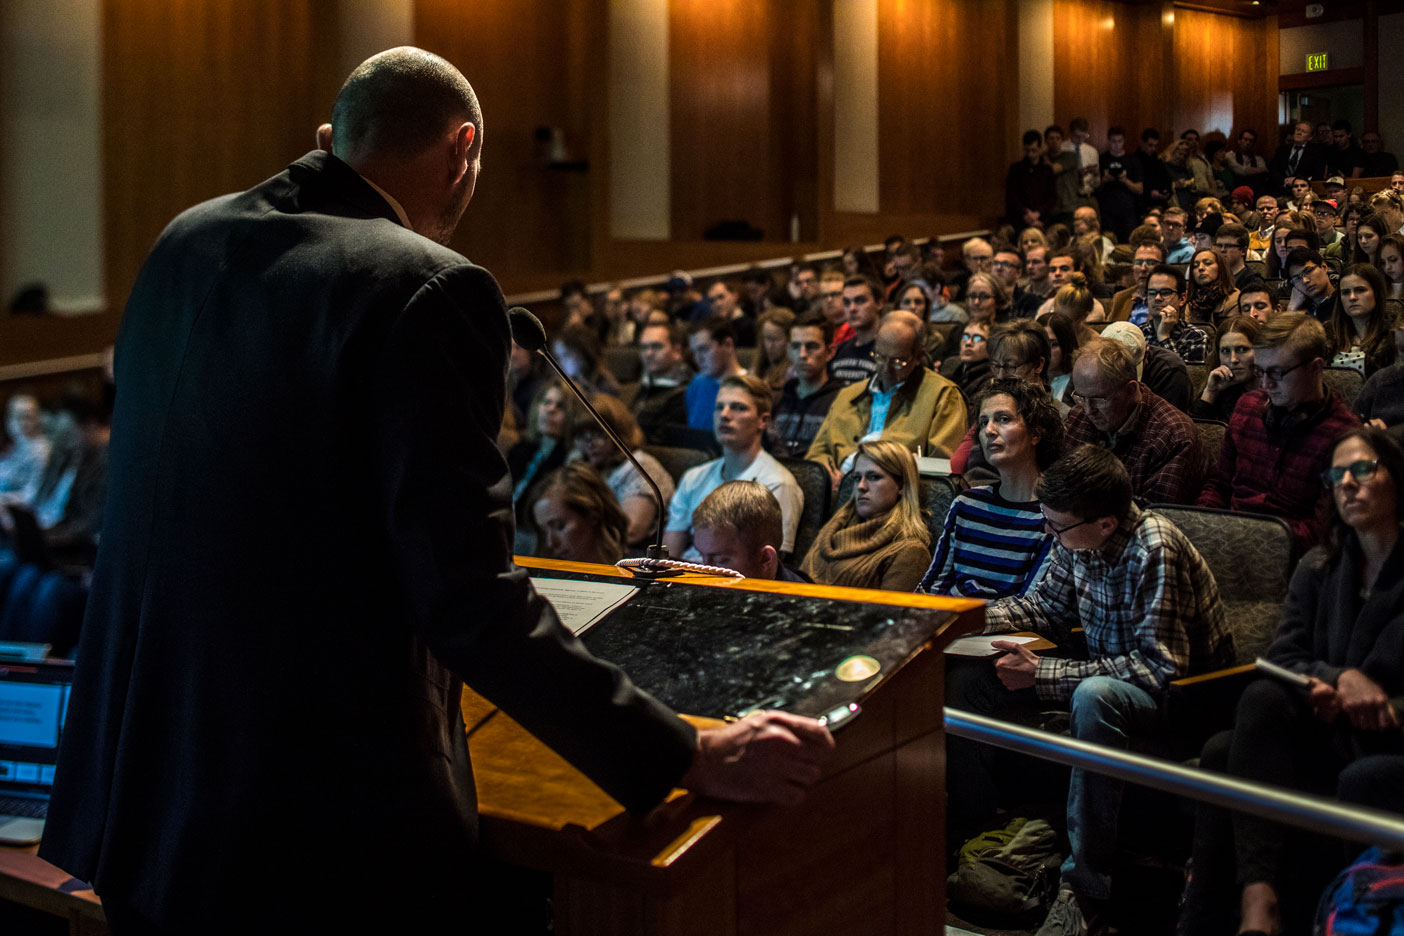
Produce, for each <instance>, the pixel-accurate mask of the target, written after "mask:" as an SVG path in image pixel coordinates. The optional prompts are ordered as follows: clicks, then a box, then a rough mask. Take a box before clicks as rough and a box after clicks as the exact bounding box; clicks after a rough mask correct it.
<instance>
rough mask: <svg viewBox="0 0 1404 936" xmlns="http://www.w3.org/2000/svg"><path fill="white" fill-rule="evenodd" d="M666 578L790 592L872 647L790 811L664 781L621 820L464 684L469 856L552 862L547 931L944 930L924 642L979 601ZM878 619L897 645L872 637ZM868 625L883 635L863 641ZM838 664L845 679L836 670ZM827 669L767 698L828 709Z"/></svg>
mask: <svg viewBox="0 0 1404 936" xmlns="http://www.w3.org/2000/svg"><path fill="white" fill-rule="evenodd" d="M517 561H518V562H519V563H520V564H521V565H523V566H526V567H528V568H530V569H531V570H532V574H533V576H544V577H556V576H560V575H563V574H564V575H568V576H569V575H581V574H583V575H586V576H588V577H591V578H594V577H604V576H626V573H622V572H620V571H619V570H616V569H614V568H612V567H608V566H593V565H584V564H579V563H563V562H547V561H543V560H538V559H531V558H526V557H519V558H518V560H517ZM671 581H672V582H677V583H680V584H677V585H671V586H668V587H669V588H682V589H708V590H711V591H707V592H690V593H687V594H686V595H685V596H684V597H686V598H688V599H690V600H692V601H693V602H694V603H698V602H700V603H701V604H702V605H705V606H711V607H715V608H716V609H717V613H718V614H725V609H726V607H727V604H728V602H731V603H734V602H736V601H738V600H742V599H743V598H744V600H745V601H746V602H748V603H749V604H750V605H751V606H752V607H754V606H755V604H756V603H758V602H759V603H762V604H763V603H766V602H770V601H775V602H781V601H785V600H794V599H806V600H807V602H808V603H807V604H806V607H809V608H812V609H813V608H817V609H819V610H821V611H822V614H821V615H820V619H817V620H813V621H810V622H809V623H808V624H801V623H800V622H796V627H797V628H798V627H801V626H805V627H810V628H819V629H829V630H832V631H834V632H837V633H838V634H840V635H842V634H844V632H845V631H847V632H849V633H851V634H852V636H853V639H854V640H855V641H856V643H855V645H854V646H852V647H851V648H850V649H851V653H852V654H860V655H864V656H865V658H866V659H869V660H874V659H881V658H882V657H883V656H886V657H888V659H886V660H883V661H882V664H881V672H879V673H877V674H875V675H871V676H869V677H868V678H866V679H863V680H861V681H859V682H854V683H852V684H851V687H850V691H851V692H852V694H853V698H854V699H855V700H856V701H857V703H858V704H859V705H860V706H861V712H860V713H859V714H858V715H857V716H856V717H854V718H853V719H852V720H851V721H850V722H849V723H848V724H846V725H845V726H843V727H841V728H839V729H838V730H837V731H836V733H835V740H836V741H837V751H836V753H835V755H834V757H833V758H832V760H831V761H830V763H829V764H828V766H827V768H826V770H825V773H824V776H823V778H822V780H821V781H820V783H819V784H818V785H817V787H816V788H815V789H814V790H813V791H811V793H810V795H809V797H808V798H807V799H806V801H805V802H804V803H803V804H802V805H800V806H798V807H793V808H780V807H747V806H737V805H732V804H724V803H718V802H715V801H702V800H698V799H696V798H694V797H692V796H691V795H689V794H687V793H685V792H683V791H674V793H673V795H672V798H671V799H670V800H669V801H668V802H667V803H666V804H664V805H663V806H662V807H660V808H659V809H658V810H656V811H655V812H654V813H652V814H651V815H650V816H649V817H648V818H647V819H646V820H639V819H633V818H631V817H629V816H628V815H627V814H625V813H624V810H623V808H622V807H621V806H620V805H619V804H618V803H616V802H614V800H612V799H610V798H609V797H608V796H607V795H606V794H605V793H604V792H603V791H601V790H600V789H599V788H598V787H596V786H595V785H594V784H593V783H591V782H590V781H589V780H587V779H586V778H585V777H584V776H583V775H582V774H580V773H579V772H578V771H576V770H575V769H574V768H572V767H570V766H569V765H568V764H566V763H565V761H564V760H562V759H561V758H560V757H558V756H557V755H556V754H554V753H553V752H551V751H550V750H548V749H547V748H546V747H545V746H544V745H542V744H541V743H540V742H538V741H536V739H535V738H533V737H532V736H531V735H529V734H528V733H527V732H526V731H525V730H523V729H522V728H521V727H520V726H519V725H517V724H516V723H515V722H513V721H512V720H511V719H510V718H508V717H507V716H506V715H505V714H502V713H501V712H498V711H496V710H495V709H494V708H493V707H492V706H491V704H490V703H488V702H486V701H485V700H483V699H482V698H481V697H479V696H477V695H476V694H475V693H473V692H472V691H471V690H470V691H465V693H464V697H463V715H464V721H465V723H466V724H467V725H468V731H469V744H470V748H471V751H472V758H473V770H474V774H475V777H476V780H477V787H478V801H479V811H480V813H481V816H482V825H481V827H482V844H483V848H484V851H485V853H486V854H488V855H490V856H492V857H495V858H498V859H501V860H503V861H506V862H509V863H512V864H516V865H522V866H526V867H531V868H538V869H544V870H548V871H551V872H553V874H554V879H555V885H554V887H555V926H556V932H557V933H560V934H564V936H580V934H601V936H604V934H608V936H623V934H632V933H638V934H643V933H650V934H668V936H684V934H699V936H701V934H706V936H727V934H766V936H782V934H805V936H808V934H813V933H817V932H850V933H864V934H878V933H901V934H915V933H940V932H944V928H945V897H944V891H945V875H946V870H945V822H944V812H945V766H946V765H945V741H944V733H943V720H942V707H943V703H944V687H943V680H942V674H943V660H942V654H941V650H942V648H943V647H944V646H945V645H946V644H947V643H949V642H950V641H951V640H952V639H954V638H956V637H959V636H961V635H963V634H968V633H971V632H973V631H976V630H978V629H980V627H982V625H983V623H984V610H983V603H982V602H978V601H969V600H957V599H943V598H931V597H927V596H923V595H912V594H902V593H896V592H882V591H871V590H859V589H846V588H830V587H824V586H816V585H798V584H790V583H783V582H771V581H758V580H750V579H745V580H736V579H730V578H714V577H706V576H695V575H688V576H684V577H682V578H680V579H672V580H671ZM647 587H648V588H657V587H658V586H656V585H651V586H647ZM738 593H744V595H741V594H738ZM699 596H700V597H699ZM768 596H774V598H771V597H768ZM677 597H678V595H677V593H673V594H672V598H671V599H670V600H676V599H677ZM815 599H818V601H817V602H816V601H815ZM653 600H655V599H654V598H653V596H652V595H651V594H649V593H647V592H645V593H642V594H639V595H638V596H637V597H636V598H635V599H634V600H633V601H631V602H630V603H629V605H626V606H625V608H626V609H631V610H632V612H633V613H634V614H635V616H636V617H637V616H638V614H640V613H645V612H647V611H648V610H649V609H648V605H649V603H650V602H651V601H653ZM616 613H619V612H616ZM611 619H612V618H611ZM845 622H849V623H845ZM853 622H857V623H853ZM864 622H867V623H864ZM606 623H608V621H606ZM603 626H604V625H603V624H601V625H597V627H603ZM894 631H901V638H902V640H904V641H905V642H906V643H905V644H900V643H898V644H893V643H892V642H891V641H890V640H888V637H889V636H890V635H891V633H892V632H894ZM593 633H594V632H593V631H592V632H591V633H590V634H586V636H585V639H586V642H587V645H588V644H591V636H592V634H593ZM878 633H881V634H883V636H882V637H880V638H878V639H876V640H874V638H873V635H874V634H878ZM782 643H783V641H782ZM879 646H880V647H881V649H878V647H879ZM592 650H596V652H597V653H598V652H599V650H598V649H597V648H595V647H594V646H592ZM869 651H870V652H871V653H872V654H873V656H866V654H867V653H868V652H869ZM780 652H781V653H782V654H783V650H782V651H780ZM600 655H602V656H605V658H606V659H610V658H611V656H610V655H609V654H607V653H601V654H600ZM614 662H618V663H620V664H621V665H623V666H624V668H625V670H626V671H627V672H629V673H630V676H631V677H632V678H633V679H634V680H635V681H636V682H637V683H639V684H640V685H641V686H642V687H643V688H645V689H647V690H648V691H650V692H653V693H654V694H655V695H658V696H659V697H660V698H662V699H663V701H665V702H668V703H669V704H674V703H673V701H672V700H670V699H669V698H668V691H669V690H668V687H667V686H664V687H663V689H664V691H659V687H658V686H655V685H651V684H650V677H649V675H648V674H647V673H637V672H635V671H633V670H632V669H631V668H630V666H629V661H627V660H617V659H616V660H614ZM838 662H840V661H839V660H834V663H838ZM845 675H847V676H849V677H850V678H852V677H853V675H854V674H853V672H852V671H851V667H850V671H849V672H847V673H845ZM857 675H859V676H861V675H862V672H861V671H860V672H859V673H858V674H857ZM827 676H828V674H827V673H826V674H819V673H818V672H815V673H813V674H812V677H813V678H812V680H811V681H812V682H814V684H815V686H816V687H817V686H819V684H820V683H823V682H824V680H825V679H826V678H827ZM790 678H791V679H794V678H797V677H790ZM829 683H830V685H829V686H828V689H826V690H824V691H818V690H816V692H817V695H816V697H815V698H797V700H796V701H795V703H794V704H792V705H786V706H784V707H786V708H788V709H789V710H792V711H798V712H800V713H802V714H818V713H817V712H815V711H806V710H805V709H806V705H809V706H810V707H812V706H813V705H814V704H816V703H819V702H822V704H823V705H828V704H829V702H831V701H832V697H831V695H830V696H825V695H824V692H825V691H828V692H832V691H833V690H834V689H835V686H836V684H833V681H832V680H829ZM767 691H769V690H767ZM800 695H801V696H803V693H801V694H800ZM674 707H675V708H677V707H678V706H677V705H674ZM698 714H699V715H701V716H704V717H702V718H692V717H691V716H689V717H690V719H691V720H693V721H695V722H697V723H704V722H705V721H706V718H705V716H721V715H731V714H734V713H732V712H721V711H717V712H702V713H698Z"/></svg>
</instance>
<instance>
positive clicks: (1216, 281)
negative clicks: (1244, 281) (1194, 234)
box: [1185, 247, 1238, 328]
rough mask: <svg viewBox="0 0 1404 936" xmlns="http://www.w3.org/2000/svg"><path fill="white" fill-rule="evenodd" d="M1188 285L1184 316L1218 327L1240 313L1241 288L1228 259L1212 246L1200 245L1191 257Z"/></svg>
mask: <svg viewBox="0 0 1404 936" xmlns="http://www.w3.org/2000/svg"><path fill="white" fill-rule="evenodd" d="M1189 274H1190V275H1189V286H1188V288H1187V289H1186V290H1185V319H1186V321H1189V322H1192V323H1193V322H1203V323H1205V324H1207V325H1213V326H1214V327H1215V328H1218V327H1219V325H1220V324H1221V323H1222V322H1223V321H1224V319H1226V318H1228V317H1229V316H1231V315H1237V314H1238V290H1237V289H1235V288H1234V285H1233V274H1232V273H1230V272H1229V267H1228V263H1227V261H1225V260H1224V257H1223V255H1222V254H1221V253H1219V251H1218V250H1216V249H1215V248H1213V247H1209V248H1201V249H1200V250H1196V251H1195V252H1194V256H1193V257H1191V258H1190V265H1189Z"/></svg>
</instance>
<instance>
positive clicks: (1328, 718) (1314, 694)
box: [1307, 676, 1341, 725]
mask: <svg viewBox="0 0 1404 936" xmlns="http://www.w3.org/2000/svg"><path fill="white" fill-rule="evenodd" d="M1307 678H1308V679H1310V680H1311V685H1310V686H1308V687H1307V704H1309V705H1310V706H1311V709H1312V711H1314V712H1315V713H1316V717H1317V719H1318V720H1320V721H1322V722H1324V723H1326V724H1328V725H1329V724H1330V723H1331V722H1333V721H1335V720H1336V716H1338V715H1340V714H1341V697H1340V696H1339V695H1337V694H1336V687H1335V686H1333V685H1331V684H1330V683H1328V682H1322V681H1321V680H1320V679H1317V678H1316V677H1315V676H1308V677H1307Z"/></svg>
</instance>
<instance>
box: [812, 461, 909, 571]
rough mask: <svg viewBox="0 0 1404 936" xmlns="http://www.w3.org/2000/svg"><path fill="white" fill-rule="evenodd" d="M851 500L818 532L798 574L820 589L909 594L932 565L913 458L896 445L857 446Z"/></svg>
mask: <svg viewBox="0 0 1404 936" xmlns="http://www.w3.org/2000/svg"><path fill="white" fill-rule="evenodd" d="M853 470H854V471H855V472H857V474H858V483H857V484H856V485H855V486H854V488H853V499H852V500H851V501H849V502H848V503H846V504H844V505H843V506H842V507H840V508H839V509H838V511H837V512H836V513H835V514H834V515H833V516H832V517H830V518H829V522H828V523H826V524H824V526H823V528H822V529H820V530H819V534H818V536H816V537H815V539H814V545H813V546H812V547H810V550H809V555H807V556H805V557H804V563H803V564H802V565H801V566H800V570H801V571H802V572H803V573H804V574H805V575H807V576H809V577H810V578H811V579H813V580H814V581H816V582H818V583H819V584H821V585H844V586H847V587H849V588H885V589H888V590H889V591H908V592H909V591H911V590H912V589H914V588H916V585H917V582H919V581H921V573H922V572H923V571H924V570H925V569H926V566H927V563H929V562H930V561H931V531H930V530H928V529H927V528H926V523H925V521H924V520H923V519H922V515H921V498H920V496H919V492H918V490H917V470H916V459H915V458H913V457H912V453H911V452H909V451H907V449H906V448H905V447H904V446H902V445H898V444H897V443H896V442H891V441H887V440H885V439H875V440H873V441H871V442H863V443H862V444H860V445H859V446H858V457H857V459H855V461H854V463H853Z"/></svg>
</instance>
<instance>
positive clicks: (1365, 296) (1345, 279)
mask: <svg viewBox="0 0 1404 936" xmlns="http://www.w3.org/2000/svg"><path fill="white" fill-rule="evenodd" d="M1386 289H1387V287H1386V286H1385V281H1384V277H1383V276H1382V275H1380V271H1379V270H1377V269H1375V268H1374V267H1373V266H1371V265H1370V264H1368V263H1358V264H1356V265H1355V266H1352V267H1349V268H1348V269H1346V271H1345V272H1344V273H1342V274H1341V281H1340V283H1339V285H1338V286H1337V288H1336V292H1337V294H1338V295H1339V297H1340V301H1339V302H1337V303H1336V304H1335V305H1334V306H1333V308H1332V310H1331V319H1330V321H1328V322H1327V323H1326V338H1327V340H1328V341H1329V342H1330V344H1331V349H1332V350H1333V351H1334V352H1335V357H1333V358H1332V359H1331V366H1332V367H1350V368H1354V369H1355V370H1358V371H1360V373H1362V374H1364V375H1365V376H1366V377H1369V376H1371V375H1372V374H1374V373H1375V371H1377V370H1379V369H1380V368H1382V367H1388V366H1389V365H1391V364H1393V363H1394V361H1395V349H1394V336H1393V335H1392V334H1391V331H1392V330H1393V327H1394V324H1395V323H1394V322H1392V321H1390V319H1389V314H1388V311H1387V310H1386V308H1385V297H1386V296H1387V295H1388V293H1387V291H1386Z"/></svg>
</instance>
